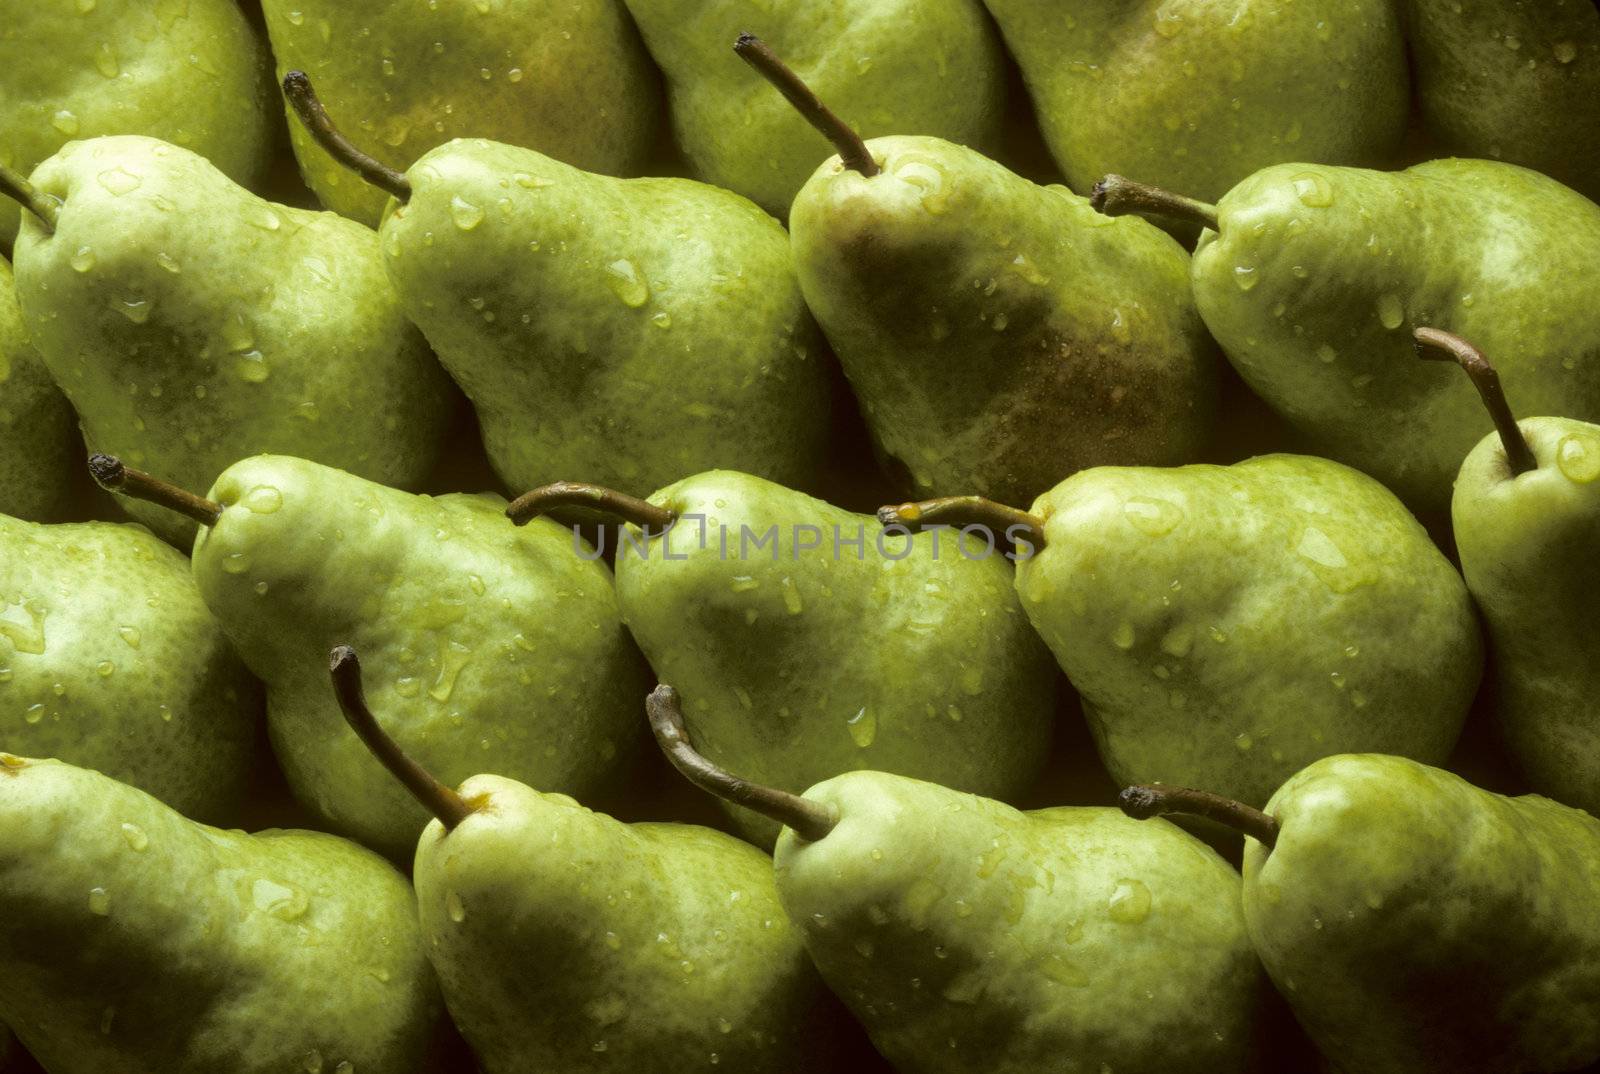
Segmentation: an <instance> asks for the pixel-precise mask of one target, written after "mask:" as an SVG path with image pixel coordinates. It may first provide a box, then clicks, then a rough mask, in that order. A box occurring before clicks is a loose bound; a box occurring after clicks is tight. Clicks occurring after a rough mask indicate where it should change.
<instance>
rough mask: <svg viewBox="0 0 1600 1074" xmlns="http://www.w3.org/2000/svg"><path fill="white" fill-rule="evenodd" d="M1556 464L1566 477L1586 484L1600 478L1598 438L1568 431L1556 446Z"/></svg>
mask: <svg viewBox="0 0 1600 1074" xmlns="http://www.w3.org/2000/svg"><path fill="white" fill-rule="evenodd" d="M1556 466H1557V467H1558V468H1559V469H1560V470H1561V472H1562V473H1563V474H1565V475H1566V477H1567V479H1568V480H1570V481H1573V482H1576V483H1577V484H1579V485H1587V484H1589V483H1590V482H1592V481H1594V480H1595V479H1596V478H1600V438H1596V437H1594V436H1591V435H1588V434H1586V433H1569V434H1568V435H1566V436H1564V437H1562V438H1561V443H1560V444H1558V445H1557V446H1556Z"/></svg>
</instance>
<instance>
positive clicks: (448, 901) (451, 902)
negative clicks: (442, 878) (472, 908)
mask: <svg viewBox="0 0 1600 1074" xmlns="http://www.w3.org/2000/svg"><path fill="white" fill-rule="evenodd" d="M444 910H445V913H447V914H449V915H450V920H451V921H454V922H455V923H456V924H458V925H459V924H461V923H462V922H463V921H465V920H466V919H467V908H466V906H464V905H463V904H462V902H461V896H460V895H457V894H456V893H455V892H453V891H452V892H450V894H448V895H446V896H445V897H444Z"/></svg>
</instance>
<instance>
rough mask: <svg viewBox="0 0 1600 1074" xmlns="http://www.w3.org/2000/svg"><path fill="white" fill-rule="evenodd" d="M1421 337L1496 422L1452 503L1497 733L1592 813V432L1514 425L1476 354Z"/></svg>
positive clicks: (1596, 500) (1544, 783)
mask: <svg viewBox="0 0 1600 1074" xmlns="http://www.w3.org/2000/svg"><path fill="white" fill-rule="evenodd" d="M1417 337H1418V339H1419V341H1421V342H1422V343H1423V344H1424V346H1425V347H1427V348H1428V349H1429V350H1430V351H1431V352H1432V354H1431V355H1430V356H1439V357H1447V358H1452V359H1455V360H1456V361H1458V362H1460V363H1461V364H1462V365H1463V366H1464V367H1465V368H1466V370H1467V372H1468V373H1469V374H1470V375H1471V377H1472V379H1473V380H1474V381H1475V382H1476V383H1477V386H1478V389H1479V391H1480V392H1481V393H1482V394H1483V397H1484V401H1485V402H1486V403H1487V405H1488V409H1489V412H1490V415H1491V417H1492V418H1493V419H1494V423H1495V426H1496V431H1495V432H1493V433H1490V434H1489V435H1488V436H1486V437H1484V438H1483V439H1482V440H1481V441H1479V443H1478V446H1477V447H1475V448H1473V449H1472V451H1471V453H1470V454H1468V455H1467V458H1466V461H1465V462H1463V463H1462V464H1461V473H1460V476H1458V477H1457V478H1456V486H1455V498H1454V500H1453V501H1452V504H1451V516H1452V519H1453V521H1454V529H1455V538H1456V549H1457V551H1458V552H1459V553H1460V556H1461V570H1462V573H1463V574H1465V575H1466V579H1467V588H1468V589H1469V590H1471V591H1472V595H1473V597H1474V598H1475V599H1476V600H1477V602H1478V607H1479V609H1480V610H1481V611H1482V612H1483V618H1484V623H1485V625H1486V626H1487V628H1488V632H1489V653H1490V668H1491V671H1492V675H1491V677H1490V682H1491V684H1492V686H1493V688H1494V693H1495V708H1494V716H1495V721H1496V724H1497V726H1498V728H1499V730H1500V734H1501V737H1502V739H1503V740H1504V742H1505V744H1506V746H1507V748H1508V750H1509V752H1510V754H1511V756H1512V758H1513V759H1514V760H1515V761H1516V763H1517V765H1518V766H1519V767H1520V768H1521V769H1522V771H1523V773H1524V774H1525V775H1526V777H1527V779H1528V781H1529V784H1530V785H1531V786H1532V788H1533V789H1534V790H1536V791H1538V792H1539V793H1540V794H1547V795H1549V796H1550V797H1552V798H1556V799H1558V800H1560V801H1562V802H1565V803H1566V804H1567V805H1573V806H1578V807H1579V808H1581V809H1586V810H1588V811H1589V812H1590V813H1593V814H1596V815H1600V712H1597V710H1596V708H1595V697H1596V695H1597V693H1600V668H1597V667H1596V664H1595V654H1596V653H1600V625H1597V624H1596V621H1595V616H1594V609H1595V607H1596V605H1597V602H1600V563H1597V562H1596V560H1595V555H1594V550H1595V549H1596V548H1600V425H1593V424H1591V423H1589V422H1586V421H1574V420H1572V419H1571V418H1550V417H1543V418H1525V419H1523V420H1522V421H1520V422H1519V421H1517V420H1516V418H1515V417H1514V416H1513V414H1512V411H1511V407H1510V406H1509V404H1508V403H1507V401H1506V397H1505V393H1504V391H1503V390H1502V389H1501V388H1500V385H1499V376H1498V374H1496V372H1495V370H1494V368H1493V367H1492V366H1491V365H1490V364H1489V362H1488V359H1487V358H1486V357H1485V356H1484V355H1483V353H1482V352H1481V351H1479V350H1478V348H1477V347H1475V346H1474V345H1473V344H1472V343H1470V342H1468V341H1467V340H1464V339H1461V338H1460V337H1458V336H1452V335H1449V334H1448V333H1441V332H1438V331H1435V330H1432V329H1427V328H1419V329H1418V330H1417Z"/></svg>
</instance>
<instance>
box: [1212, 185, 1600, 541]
mask: <svg viewBox="0 0 1600 1074" xmlns="http://www.w3.org/2000/svg"><path fill="white" fill-rule="evenodd" d="M1218 210H1219V214H1220V218H1221V225H1222V229H1221V233H1220V235H1217V234H1208V235H1206V236H1203V237H1202V238H1201V240H1200V245H1199V246H1198V247H1197V248H1196V250H1195V255H1194V264H1193V269H1194V294H1195V301H1196V302H1197V303H1198V304H1199V307H1200V314H1201V316H1202V317H1204V318H1205V321H1206V325H1207V326H1208V327H1209V328H1210V329H1211V334H1212V335H1214V336H1215V337H1216V338H1217V341H1218V342H1219V343H1221V344H1222V348H1223V350H1224V351H1226V352H1227V354H1228V357H1229V359H1230V360H1231V361H1232V362H1233V365H1234V367H1235V368H1236V369H1238V370H1239V372H1240V374H1241V375H1242V376H1243V377H1244V379H1245V380H1246V381H1247V382H1249V384H1250V387H1251V388H1253V389H1254V390H1255V392H1256V394H1257V395H1259V396H1261V398H1262V399H1264V400H1266V402H1267V403H1268V404H1270V405H1271V406H1272V408H1273V409H1274V410H1276V411H1278V412H1279V413H1280V414H1282V415H1283V416H1284V417H1285V418H1286V419H1287V420H1288V421H1289V423H1290V424H1291V425H1292V426H1294V427H1295V428H1296V429H1297V430H1298V431H1299V432H1301V433H1302V434H1304V435H1305V437H1306V438H1307V440H1308V442H1309V443H1310V445H1311V446H1312V447H1313V448H1314V449H1315V450H1316V452H1317V453H1318V454H1323V455H1328V456H1330V457H1332V458H1336V459H1338V460H1339V461H1340V462H1344V463H1348V464H1350V465H1352V466H1355V467H1358V468H1359V469H1362V470H1365V471H1367V472H1368V473H1370V474H1372V475H1373V476H1374V477H1376V478H1378V479H1379V480H1380V481H1382V482H1383V483H1384V484H1386V485H1388V486H1389V487H1390V488H1391V489H1393V490H1394V491H1395V492H1396V493H1397V494H1399V495H1400V497H1401V498H1402V499H1404V500H1406V501H1407V502H1408V503H1410V504H1412V505H1413V506H1415V507H1418V508H1420V509H1425V510H1430V511H1431V510H1443V509H1444V508H1446V507H1447V506H1448V505H1449V497H1450V484H1451V481H1452V480H1453V479H1454V477H1455V474H1456V470H1457V468H1458V467H1459V466H1460V465H1461V460H1462V459H1463V458H1464V457H1465V456H1466V454H1467V452H1468V451H1470V450H1471V449H1472V446H1473V445H1474V444H1476V443H1477V442H1478V439H1479V437H1481V436H1482V435H1483V428H1484V424H1483V422H1484V419H1483V405H1482V403H1481V402H1480V401H1479V400H1478V397H1477V394H1476V393H1475V392H1474V391H1473V389H1472V385H1471V383H1470V382H1469V381H1468V380H1467V378H1466V377H1463V376H1462V375H1461V371H1460V370H1459V369H1452V368H1450V364H1449V363H1445V362H1423V361H1418V360H1417V356H1416V349H1415V347H1414V345H1413V343H1412V339H1411V332H1412V329H1414V328H1416V327H1418V326H1424V325H1425V326H1429V327H1433V328H1439V329H1444V330H1446V331H1449V332H1454V333H1456V334H1458V335H1461V336H1463V337H1465V338H1467V339H1470V340H1472V341H1473V342H1474V343H1475V344H1477V345H1478V346H1479V347H1481V348H1482V349H1483V350H1484V352H1485V353H1486V354H1489V355H1492V356H1493V360H1494V363H1495V368H1496V369H1498V370H1499V372H1500V375H1501V378H1502V379H1503V380H1504V382H1505V388H1506V392H1507V394H1508V395H1509V396H1510V397H1511V398H1512V399H1513V400H1515V401H1516V404H1517V407H1518V408H1519V410H1521V411H1522V412H1523V413H1532V414H1540V413H1544V414H1565V415H1568V416H1571V417H1574V418H1579V419H1583V420H1593V419H1600V305H1597V304H1596V303H1595V302H1594V300H1593V294H1592V291H1591V288H1590V285H1589V283H1588V282H1587V281H1589V280H1592V279H1593V278H1594V277H1595V275H1596V274H1597V273H1600V206H1597V205H1595V204H1594V203H1593V202H1591V201H1589V200H1588V199H1586V198H1584V197H1582V196H1580V195H1578V194H1576V193H1574V192H1573V191H1571V190H1568V189H1567V188H1566V187H1564V186H1562V185H1560V184H1559V183H1557V182H1555V181H1554V180H1551V179H1547V178H1545V177H1544V176H1542V175H1538V174H1536V173H1534V172H1531V171H1527V170H1526V169H1523V168H1518V167H1515V166H1513V165H1510V164H1500V163H1496V162H1494V161H1478V160H1437V161H1432V162H1429V163H1426V164H1419V165H1417V166H1416V167H1413V168H1409V169H1407V170H1406V171H1403V172H1375V171H1364V170H1360V169H1354V168H1330V167H1313V166H1309V165H1305V164H1286V165H1282V166H1280V167H1275V168H1268V169H1266V170H1264V171H1261V172H1258V173H1257V174H1255V175H1253V176H1251V177H1250V178H1249V179H1247V180H1245V181H1244V182H1243V183H1240V184H1239V185H1238V186H1237V187H1235V188H1234V189H1233V190H1231V191H1229V192H1228V194H1227V196H1226V197H1224V198H1223V199H1222V201H1221V202H1220V203H1219V205H1218Z"/></svg>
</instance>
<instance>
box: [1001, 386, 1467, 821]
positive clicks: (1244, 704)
mask: <svg viewBox="0 0 1600 1074" xmlns="http://www.w3.org/2000/svg"><path fill="white" fill-rule="evenodd" d="M1413 360H1415V359H1413ZM1458 375H1459V373H1458ZM1033 513H1034V514H1035V515H1038V516H1040V517H1042V518H1043V519H1044V520H1045V541H1046V543H1045V547H1044V549H1043V550H1042V551H1041V552H1040V553H1039V554H1038V555H1036V556H1034V557H1032V558H1030V559H1028V560H1025V561H1023V562H1021V563H1019V564H1018V569H1017V590H1018V593H1019V595H1020V596H1021V598H1022V606H1023V607H1024V608H1026V609H1027V612H1028V615H1029V617H1030V618H1031V619H1032V620H1033V624H1034V626H1035V627H1036V628H1037V629H1038V631H1039V633H1040V634H1041V635H1042V636H1043V637H1044V639H1045V641H1046V642H1048V643H1049V645H1050V648H1051V649H1052V651H1054V653H1055V654H1056V660H1057V661H1058V662H1059V663H1060V664H1061V667H1062V669H1063V670H1064V671H1066V673H1067V677H1068V678H1069V679H1070V680H1072V683H1073V685H1074V686H1076V687H1077V689H1078V691H1079V693H1080V694H1081V695H1082V698H1083V708H1084V713H1085V715H1086V716H1087V717H1088V719H1089V724H1090V727H1091V729H1092V730H1093V731H1094V735H1095V740H1096V742H1097V744H1098V746H1099V748H1100V757H1101V760H1103V761H1104V762H1105V765H1106V768H1107V769H1108V770H1109V771H1110V772H1111V775H1112V777H1113V778H1114V779H1115V780H1116V781H1117V782H1118V783H1121V784H1131V783H1155V782H1161V783H1170V784H1176V785H1178V786H1185V787H1204V788H1206V789H1207V790H1214V791H1216V792H1217V793H1220V794H1225V795H1227V796H1228V797H1230V798H1236V799H1238V800H1239V801H1242V802H1246V803H1248V804H1251V805H1256V806H1259V805H1260V804H1261V803H1262V802H1265V801H1266V800H1267V798H1268V796H1269V795H1271V794H1272V792H1273V791H1274V790H1275V789H1276V788H1277V787H1278V785H1279V784H1281V783H1282V782H1283V781H1284V780H1285V779H1287V778H1288V777H1289V776H1290V775H1292V774H1293V773H1294V772H1296V771H1297V770H1299V769H1300V768H1302V767H1304V766H1305V765H1306V764H1308V763H1309V762H1311V761H1313V760H1316V759H1317V758H1319V757H1325V756H1327V755H1329V754H1331V753H1347V752H1352V751H1356V750H1374V751H1375V750H1383V751H1386V752H1391V753H1401V754H1406V755H1409V756H1414V757H1417V758H1419V759H1422V760H1426V761H1433V762H1437V761H1443V759H1444V757H1445V755H1446V754H1447V753H1449V751H1450V748H1451V746H1452V745H1454V743H1455V741H1456V737H1457V734H1458V733H1459V731H1460V729H1461V724H1462V720H1463V718H1464V717H1465V715H1466V711H1467V707H1468V706H1469V705H1470V704H1471V702H1472V697H1473V694H1474V692H1475V691H1476V689H1477V685H1478V676H1479V670H1480V666H1481V651H1482V643H1481V640H1480V638H1479V635H1478V626H1477V621H1476V619H1475V617H1474V615H1473V611H1472V602H1471V600H1470V598H1469V597H1468V596H1467V590H1466V586H1465V585H1464V584H1463V583H1462V581H1461V576H1460V575H1458V574H1457V573H1456V571H1455V568H1454V567H1452V566H1451V565H1450V562H1449V561H1448V560H1446V559H1445V557H1444V555H1443V554H1442V553H1440V552H1439V550H1438V549H1437V548H1436V547H1434V545H1433V543H1432V542H1431V541H1430V540H1429V538H1428V535H1427V533H1426V532H1425V531H1424V530H1423V528H1422V527H1421V526H1420V525H1419V524H1418V523H1417V521H1416V520H1415V519H1414V518H1413V517H1412V516H1411V515H1410V513H1409V512H1407V511H1406V509H1405V508H1404V507H1403V506H1402V505H1401V504H1400V502H1399V501H1398V500H1396V499H1395V498H1394V496H1393V495H1391V494H1390V493H1389V492H1388V491H1387V490H1385V489H1384V488H1383V487H1382V486H1381V485H1379V484H1378V483H1377V482H1376V481H1373V480H1372V479H1370V478H1368V477H1366V476H1364V475H1362V474H1360V473H1358V472H1356V471H1355V470H1351V469H1350V468H1348V467H1346V466H1341V465H1339V464H1338V463H1334V462H1329V461H1327V460H1325V459H1318V458H1311V457H1309V456H1297V455H1267V456H1262V457H1259V458H1255V459H1251V460H1249V461H1246V462H1242V463H1238V464H1236V465H1233V466H1204V465H1197V466H1183V467H1177V468H1173V469H1149V468H1134V467H1128V468H1118V467H1103V468H1100V469H1095V470H1089V471H1085V472H1084V473H1081V474H1079V475H1077V476H1076V477H1073V478H1069V479H1068V480H1066V481H1064V482H1062V483H1061V484H1060V485H1059V486H1057V487H1056V488H1055V489H1053V490H1051V491H1050V492H1049V493H1047V494H1046V495H1044V496H1041V497H1040V498H1039V499H1038V500H1037V501H1035V502H1034V505H1033Z"/></svg>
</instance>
